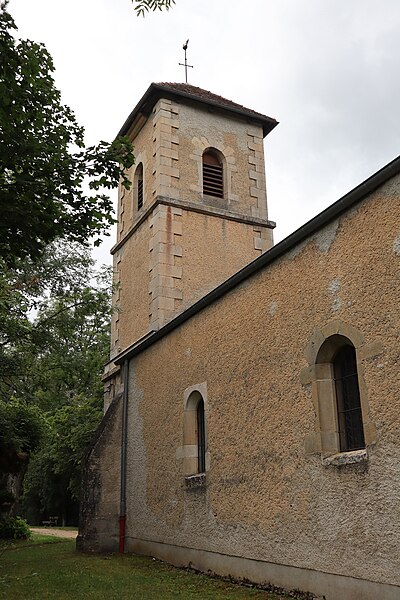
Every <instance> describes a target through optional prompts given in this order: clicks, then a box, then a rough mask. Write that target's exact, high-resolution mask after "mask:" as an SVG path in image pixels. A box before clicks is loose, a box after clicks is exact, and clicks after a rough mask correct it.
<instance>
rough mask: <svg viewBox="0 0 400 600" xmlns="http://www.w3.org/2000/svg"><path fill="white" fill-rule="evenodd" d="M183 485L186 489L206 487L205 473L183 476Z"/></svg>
mask: <svg viewBox="0 0 400 600" xmlns="http://www.w3.org/2000/svg"><path fill="white" fill-rule="evenodd" d="M185 487H186V489H188V490H193V489H196V488H203V487H206V474H205V473H196V475H187V476H186V477H185Z"/></svg>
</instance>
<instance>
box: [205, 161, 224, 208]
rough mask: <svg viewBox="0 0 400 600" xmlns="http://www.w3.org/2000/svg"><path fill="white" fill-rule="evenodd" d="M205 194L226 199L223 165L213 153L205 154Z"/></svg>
mask: <svg viewBox="0 0 400 600" xmlns="http://www.w3.org/2000/svg"><path fill="white" fill-rule="evenodd" d="M203 194H206V195H208V196H215V197H217V198H223V197H224V173H223V168H222V163H221V161H220V160H219V158H218V157H217V156H216V155H215V154H214V153H212V152H205V153H204V154H203Z"/></svg>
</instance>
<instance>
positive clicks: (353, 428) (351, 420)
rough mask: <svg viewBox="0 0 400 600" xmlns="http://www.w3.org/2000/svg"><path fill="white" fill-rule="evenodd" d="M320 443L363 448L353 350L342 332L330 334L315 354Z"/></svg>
mask: <svg viewBox="0 0 400 600" xmlns="http://www.w3.org/2000/svg"><path fill="white" fill-rule="evenodd" d="M316 370H317V373H318V376H317V382H316V383H317V394H318V401H319V418H320V424H321V434H322V442H323V443H322V445H323V447H324V446H325V447H326V445H327V444H328V447H329V446H333V447H332V450H334V451H336V452H349V451H352V450H361V449H362V448H365V440H364V426H363V418H362V410H361V401H360V389H359V384H358V371H357V360H356V351H355V348H354V346H353V344H352V343H351V341H350V340H349V339H348V338H346V337H344V336H342V335H332V336H330V337H328V338H327V339H326V340H325V342H324V343H323V344H322V345H321V347H320V349H319V351H318V354H317V356H316Z"/></svg>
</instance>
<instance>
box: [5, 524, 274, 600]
mask: <svg viewBox="0 0 400 600" xmlns="http://www.w3.org/2000/svg"><path fill="white" fill-rule="evenodd" d="M0 598H1V599H4V600H36V599H37V600H39V599H40V600H45V599H54V600H56V599H57V600H64V599H68V600H75V599H76V600H81V599H82V600H83V599H85V600H94V599H96V600H97V599H103V598H106V599H107V600H128V599H129V600H172V599H174V600H179V599H180V600H246V599H249V600H283V596H276V595H275V594H268V593H267V592H263V591H260V590H254V589H251V588H246V587H240V586H236V585H233V584H231V583H228V582H224V581H220V580H216V579H210V578H208V577H205V576H203V575H197V574H195V573H189V572H186V571H183V570H180V569H175V568H174V567H170V566H169V565H166V564H164V563H161V562H159V561H156V560H153V559H151V558H145V557H140V556H129V555H124V556H119V555H110V556H104V555H103V556H97V555H95V556H92V555H85V554H77V553H76V552H75V542H74V540H64V539H63V540H61V539H60V538H54V537H50V536H42V535H40V536H39V535H36V534H34V535H33V537H32V538H31V539H30V540H27V541H25V542H13V543H8V544H7V545H5V544H4V543H3V545H2V546H0Z"/></svg>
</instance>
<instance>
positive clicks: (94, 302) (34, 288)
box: [0, 243, 111, 521]
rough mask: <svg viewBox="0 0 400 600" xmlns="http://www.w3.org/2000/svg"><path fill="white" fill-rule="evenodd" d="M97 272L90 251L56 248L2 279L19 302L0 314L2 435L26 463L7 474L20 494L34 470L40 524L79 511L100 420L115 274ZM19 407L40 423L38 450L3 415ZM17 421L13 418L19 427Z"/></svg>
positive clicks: (30, 496)
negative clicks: (2, 332) (85, 465)
mask: <svg viewBox="0 0 400 600" xmlns="http://www.w3.org/2000/svg"><path fill="white" fill-rule="evenodd" d="M93 266H94V265H93V260H92V259H91V257H90V254H89V252H88V251H87V250H86V251H85V250H82V248H81V247H79V246H78V245H75V246H74V245H72V246H70V245H68V246H67V245H66V244H60V243H58V244H55V245H53V246H52V247H49V248H47V250H46V251H45V253H44V255H43V257H42V259H41V260H40V261H36V262H32V261H31V260H28V259H26V260H25V261H19V262H18V269H11V268H8V269H5V271H4V273H7V274H8V276H7V277H5V276H4V274H3V289H8V290H10V289H11V290H14V294H13V297H15V298H16V299H15V300H13V304H12V303H11V304H10V306H11V308H12V307H14V308H15V307H16V308H15V310H14V311H11V312H10V314H9V315H8V316H7V315H4V314H3V322H6V323H8V325H9V326H8V328H7V336H4V337H3V342H4V343H3V344H2V345H0V360H1V362H2V365H3V367H5V368H4V370H3V373H4V376H3V378H2V380H1V382H0V394H1V400H2V403H3V404H2V405H0V409H1V406H4V407H5V409H4V411H3V412H2V411H1V410H0V431H6V432H9V433H7V440H8V443H10V444H11V446H9V447H10V449H15V451H14V453H13V456H14V459H15V457H16V455H17V454H18V453H20V452H21V449H22V450H23V454H21V457H23V458H24V462H23V464H22V462H21V461H19V462H18V460H17V461H16V462H15V461H14V462H15V464H14V463H13V464H12V465H11V462H10V461H9V463H8V464H7V465H5V467H4V469H3V471H4V472H5V473H8V480H9V481H10V480H11V479H12V478H11V479H10V474H12V475H13V477H14V475H16V474H17V473H18V474H19V478H20V484H19V490H20V488H21V485H22V479H23V477H24V475H25V470H26V467H28V463H29V467H28V472H27V476H26V478H25V483H24V487H25V489H26V494H25V495H26V501H25V508H26V510H27V513H28V515H29V516H30V517H36V518H39V515H40V513H41V512H43V511H45V512H47V514H49V513H50V514H60V515H62V516H63V520H64V521H65V520H66V518H68V514H69V518H71V511H72V513H76V512H77V499H78V490H79V486H80V469H81V462H82V458H83V455H84V452H85V448H86V446H87V444H88V443H89V441H90V438H91V436H92V435H93V432H94V430H95V429H96V427H97V425H98V423H99V422H100V420H101V416H102V397H103V390H102V383H101V372H102V368H103V365H104V363H105V362H106V360H107V357H108V351H109V329H110V315H111V286H110V275H111V274H110V273H109V271H108V270H106V271H100V272H96V271H94V268H93ZM0 281H1V278H0ZM4 282H5V283H4ZM1 316H2V315H1V313H0V317H1ZM16 399H18V400H16ZM15 402H18V404H19V405H23V406H27V407H31V408H32V410H33V409H34V411H36V412H35V414H36V415H37V416H38V418H39V419H40V421H41V437H40V440H39V441H37V440H33V437H32V436H31V437H30V438H29V436H28V438H27V439H28V441H29V440H30V439H32V440H33V441H34V444H33V443H32V441H31V442H30V445H29V444H28V443H27V442H24V445H21V444H22V442H20V440H21V439H22V438H21V435H20V434H19V433H18V431H17V430H16V428H15V427H14V426H13V427H14V428H13V427H11V424H8V425H7V423H8V421H7V420H6V419H5V416H4V415H6V414H9V415H11V413H7V407H12V405H13V403H15ZM10 418H11V417H10ZM19 420H20V417H18V416H16V418H15V419H14V418H12V419H11V421H12V423H14V425H16V424H17V423H18V422H19ZM25 420H26V419H25ZM24 439H25V438H24ZM0 441H1V439H0ZM0 454H1V448H0ZM18 467H20V470H19V471H18ZM14 479H15V478H14ZM3 480H4V478H3ZM17 495H19V494H17ZM32 507H33V508H32ZM35 507H36V510H35ZM72 517H73V514H72Z"/></svg>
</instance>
